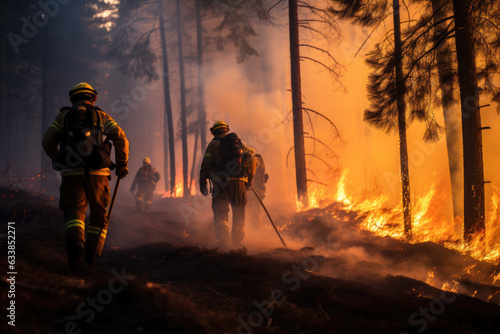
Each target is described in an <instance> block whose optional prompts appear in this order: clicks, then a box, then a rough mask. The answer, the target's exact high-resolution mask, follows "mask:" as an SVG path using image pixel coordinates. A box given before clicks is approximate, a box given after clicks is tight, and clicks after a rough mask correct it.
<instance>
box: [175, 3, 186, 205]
mask: <svg viewBox="0 0 500 334" xmlns="http://www.w3.org/2000/svg"><path fill="white" fill-rule="evenodd" d="M175 6H176V12H177V48H178V49H179V75H180V82H181V142H182V186H183V187H182V189H183V196H185V195H186V193H187V190H188V172H189V166H188V146H187V120H186V119H187V115H186V113H187V111H186V83H185V74H184V53H183V50H182V24H181V5H180V2H179V0H176V2H175Z"/></svg>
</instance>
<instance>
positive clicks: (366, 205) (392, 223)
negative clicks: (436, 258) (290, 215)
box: [297, 170, 500, 280]
mask: <svg viewBox="0 0 500 334" xmlns="http://www.w3.org/2000/svg"><path fill="white" fill-rule="evenodd" d="M347 173H348V170H344V171H343V172H342V175H341V177H340V178H339V181H338V184H337V191H336V194H335V197H334V198H330V201H335V200H336V201H337V202H340V203H342V204H343V205H344V208H345V209H347V210H352V211H356V212H357V213H358V216H362V217H364V220H363V222H362V223H361V224H360V226H359V228H361V229H364V230H368V231H371V232H373V233H374V234H376V235H379V236H389V237H392V238H396V239H401V240H405V239H406V235H405V233H404V227H403V210H402V205H401V203H400V204H398V205H397V206H396V207H393V208H389V207H387V205H386V203H387V201H388V199H389V198H388V196H387V195H384V194H382V195H380V196H378V197H375V198H367V199H364V200H362V201H360V202H356V201H355V200H353V198H352V197H351V196H349V192H348V190H347V186H346V184H347V182H346V176H347ZM324 192H325V188H324V187H323V188H319V189H318V188H314V187H311V188H310V190H309V206H308V207H307V208H304V207H302V206H301V205H300V202H299V201H297V208H298V211H303V210H306V209H311V208H318V207H321V205H322V204H323V203H324V202H325V201H326V200H328V198H327V194H325V193H324ZM445 196H449V195H447V194H446V192H442V191H441V192H440V191H437V190H436V184H435V183H433V184H432V185H431V186H430V188H429V190H428V191H427V193H425V194H423V195H422V196H417V197H416V198H415V199H414V201H413V202H414V203H413V207H412V213H413V215H412V239H411V241H409V242H411V243H419V242H434V243H437V244H440V245H443V246H445V247H447V248H450V249H454V250H457V251H459V252H461V253H464V254H467V255H470V256H472V257H474V258H476V259H478V260H484V261H488V262H496V261H498V260H499V259H500V241H499V240H500V222H499V220H500V189H499V188H498V187H495V186H493V195H492V197H491V204H490V208H491V209H490V211H489V213H488V214H487V218H488V219H487V221H486V249H484V244H485V243H484V241H485V240H484V239H483V238H482V236H481V235H477V236H475V237H473V241H472V242H470V243H468V244H466V243H465V242H464V241H463V222H462V220H461V219H460V218H459V217H457V218H456V219H447V218H445V217H443V215H442V213H441V204H442V203H444V202H445V201H447V200H449V199H448V198H446V197H445ZM470 269H472V268H469V270H470ZM494 279H495V280H500V276H496V277H495V278H494Z"/></svg>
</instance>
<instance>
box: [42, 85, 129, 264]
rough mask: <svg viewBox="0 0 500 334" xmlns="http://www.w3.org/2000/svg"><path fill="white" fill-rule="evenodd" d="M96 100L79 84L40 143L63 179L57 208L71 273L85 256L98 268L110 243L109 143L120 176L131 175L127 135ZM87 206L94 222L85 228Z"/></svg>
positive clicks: (86, 86)
mask: <svg viewBox="0 0 500 334" xmlns="http://www.w3.org/2000/svg"><path fill="white" fill-rule="evenodd" d="M96 98H97V91H96V90H95V89H94V88H92V86H91V85H89V84H88V83H86V82H81V83H79V84H77V85H76V86H75V87H74V88H73V89H72V90H71V91H70V92H69V100H70V102H71V103H72V106H71V107H64V108H62V109H61V111H60V112H59V114H58V115H57V117H56V119H55V121H54V122H53V123H52V125H51V126H50V127H49V128H48V129H47V131H46V132H45V134H44V136H43V141H42V146H43V148H44V150H45V153H46V154H47V155H48V156H49V157H50V158H51V159H52V166H53V168H54V169H56V170H58V171H60V173H61V176H62V182H61V187H60V199H59V207H60V209H61V210H62V211H63V213H64V219H65V222H66V248H67V250H68V265H69V267H70V268H71V269H73V270H74V269H75V268H76V267H77V266H78V265H79V264H80V263H81V260H82V257H83V254H84V253H85V260H86V262H87V263H88V264H92V263H94V261H95V259H96V258H97V257H98V256H100V255H101V252H102V249H103V246H104V242H105V240H106V234H107V230H108V221H107V219H106V208H107V206H108V204H109V202H110V195H109V180H110V179H111V172H110V168H109V167H111V165H112V163H111V158H110V152H111V143H112V145H113V146H114V147H115V160H116V171H115V173H116V175H117V176H118V177H119V178H123V177H125V176H126V175H127V174H128V169H127V165H128V151H129V143H128V140H127V138H126V136H125V132H123V130H122V129H121V128H120V127H119V126H118V124H116V122H115V121H114V120H113V119H112V118H111V117H110V116H109V115H108V114H106V113H105V112H104V111H102V110H101V109H100V108H99V107H97V106H94V103H95V101H96ZM105 138H106V139H105ZM87 206H89V207H90V219H89V222H88V224H87V225H86V224H85V213H86V211H87ZM85 230H86V232H87V233H86V234H85Z"/></svg>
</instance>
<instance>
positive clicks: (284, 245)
mask: <svg viewBox="0 0 500 334" xmlns="http://www.w3.org/2000/svg"><path fill="white" fill-rule="evenodd" d="M250 188H251V189H252V191H253V193H254V194H255V196H256V197H257V199H258V200H259V202H260V204H261V205H262V207H263V208H264V211H265V212H266V214H267V217H269V220H270V221H271V224H272V225H273V227H274V230H275V231H276V234H278V237H279V238H280V240H281V243H282V244H283V247H285V249H288V247H287V246H286V243H285V240H283V238H282V237H281V234H280V232H279V231H278V229H277V228H276V225H274V221H273V219H272V218H271V215H270V214H269V211H267V209H266V206H265V205H264V202H262V200H261V199H260V197H259V195H258V194H257V192H256V191H255V189H254V187H253V186H250Z"/></svg>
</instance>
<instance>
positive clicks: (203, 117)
mask: <svg viewBox="0 0 500 334" xmlns="http://www.w3.org/2000/svg"><path fill="white" fill-rule="evenodd" d="M195 5H196V41H197V58H198V123H199V126H200V136H201V140H200V146H201V150H202V152H201V154H203V152H204V150H205V148H206V147H207V129H206V127H207V124H206V123H207V114H206V111H205V86H204V82H203V25H202V22H201V0H195Z"/></svg>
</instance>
